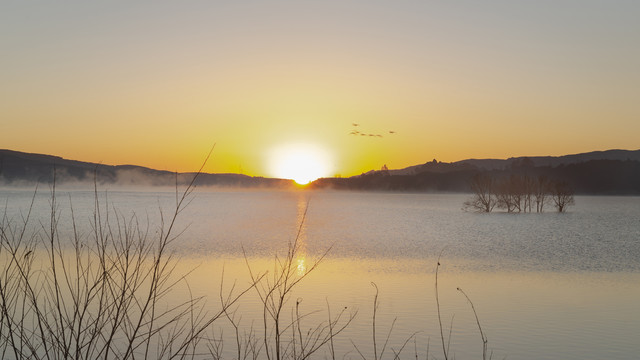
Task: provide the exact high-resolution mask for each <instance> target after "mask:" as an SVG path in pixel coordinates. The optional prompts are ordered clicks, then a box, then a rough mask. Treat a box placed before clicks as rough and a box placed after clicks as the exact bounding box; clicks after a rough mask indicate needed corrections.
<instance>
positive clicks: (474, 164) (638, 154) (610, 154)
mask: <svg viewBox="0 0 640 360" xmlns="http://www.w3.org/2000/svg"><path fill="white" fill-rule="evenodd" d="M591 160H621V161H625V160H632V161H640V150H606V151H592V152H588V153H582V154H573V155H563V156H522V157H512V158H508V159H467V160H461V161H456V162H453V163H434V162H433V161H431V162H428V163H425V164H422V165H415V166H410V167H407V168H404V169H398V170H390V172H389V173H390V174H392V175H410V174H416V173H419V172H422V171H434V172H440V171H451V170H462V169H474V168H475V169H483V170H503V169H508V168H509V167H511V166H512V165H513V164H517V163H521V162H523V161H525V162H529V161H531V164H532V165H534V166H558V165H569V164H577V163H581V162H587V161H591ZM440 164H446V166H444V167H443V166H440V167H438V165H440Z"/></svg>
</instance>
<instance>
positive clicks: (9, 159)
mask: <svg viewBox="0 0 640 360" xmlns="http://www.w3.org/2000/svg"><path fill="white" fill-rule="evenodd" d="M54 167H55V173H56V181H58V182H60V183H68V182H79V181H81V182H93V180H94V177H95V179H96V180H97V181H98V183H100V184H119V185H149V186H173V185H175V182H176V174H175V173H173V172H170V171H162V170H154V169H150V168H146V167H142V166H134V165H118V166H113V165H102V164H95V163H89V162H82V161H75V160H67V159H63V158H61V157H58V156H50V155H41V154H29V153H23V152H18V151H11V150H0V184H9V185H23V184H24V185H28V184H33V183H35V182H40V183H48V182H51V181H52V180H53V173H54V171H53V170H54ZM477 173H489V174H491V175H494V176H498V177H500V176H508V175H510V174H526V175H529V176H538V175H544V176H547V177H548V178H550V179H556V180H564V181H567V182H569V183H570V184H571V185H572V186H573V188H574V189H575V191H576V192H577V193H580V194H621V195H640V150H635V151H629V150H608V151H595V152H590V153H584V154H575V155H566V156H558V157H551V156H544V157H519V158H509V159H506V160H499V159H469V160H462V161H457V162H453V163H443V162H438V161H435V160H434V161H430V162H427V163H425V164H422V165H416V166H411V167H408V168H405V169H399V170H384V171H383V170H379V171H370V172H368V173H366V174H362V175H359V176H354V177H350V178H325V179H318V180H316V181H314V182H313V183H312V184H311V186H310V187H311V188H314V189H341V190H369V191H420V192H423V191H432V192H437V191H446V192H467V191H469V180H470V178H471V177H472V176H473V175H474V174H477ZM193 175H194V174H193V173H181V174H178V175H177V180H178V183H180V184H184V183H186V182H188V181H190V180H191V179H192V178H193ZM197 184H198V185H205V186H208V185H212V186H227V187H233V186H237V187H268V188H291V187H293V186H294V183H293V181H292V180H284V179H270V178H263V177H251V176H246V175H239V174H201V175H200V177H199V178H198V181H197Z"/></svg>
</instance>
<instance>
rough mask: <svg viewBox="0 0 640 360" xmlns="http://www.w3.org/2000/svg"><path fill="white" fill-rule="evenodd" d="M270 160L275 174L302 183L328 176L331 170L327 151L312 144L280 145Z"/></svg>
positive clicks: (272, 153)
mask: <svg viewBox="0 0 640 360" xmlns="http://www.w3.org/2000/svg"><path fill="white" fill-rule="evenodd" d="M269 161H270V168H271V172H272V173H273V175H274V176H276V177H279V178H282V179H292V180H293V181H295V182H297V183H298V184H301V185H304V184H308V183H309V182H311V181H313V180H315V179H318V178H321V177H325V176H328V175H329V171H330V168H329V167H330V161H329V156H328V154H327V152H326V151H324V150H322V149H321V148H319V147H316V146H313V145H310V144H291V145H285V146H281V147H278V148H276V149H274V150H273V151H272V152H271V154H270V160H269Z"/></svg>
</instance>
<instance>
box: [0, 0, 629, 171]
mask: <svg viewBox="0 0 640 360" xmlns="http://www.w3.org/2000/svg"><path fill="white" fill-rule="evenodd" d="M638 19H640V1H589V0H580V1H441V2H431V1H375V0H373V1H372V0H367V1H364V0H363V1H349V0H341V1H301V0H297V1H233V2H231V1H229V2H221V1H181V2H178V1H175V2H164V1H153V2H142V1H140V2H133V1H108V2H93V1H82V2H80V1H78V2H68V1H15V2H11V1H5V2H3V3H2V4H1V5H0V49H2V50H1V56H0V124H1V126H0V148H6V149H11V150H19V151H26V152H36V153H46V154H54V155H59V156H63V157H65V158H70V159H76V160H83V161H92V162H102V163H104V164H136V165H143V166H149V167H153V168H158V169H167V170H174V171H191V170H197V168H198V167H199V165H200V163H201V161H202V160H203V158H204V157H205V156H206V154H207V152H208V151H209V149H210V147H211V146H212V144H214V143H215V144H216V148H215V150H214V154H213V159H212V160H211V161H210V162H209V164H208V166H207V168H206V169H205V170H206V171H209V172H243V173H245V174H249V175H260V176H271V175H273V174H272V169H270V168H269V167H270V165H269V159H268V157H269V154H270V153H272V150H273V149H274V148H277V147H279V146H284V145H286V144H291V143H300V144H312V145H313V146H316V147H319V148H323V149H325V150H326V151H327V152H328V153H329V155H330V159H331V160H330V162H331V169H330V172H331V173H330V174H328V175H334V174H340V175H343V176H349V175H355V174H359V173H361V172H363V171H367V170H370V169H379V168H380V167H381V166H382V165H383V164H387V165H388V167H389V168H402V167H405V166H410V165H416V164H421V163H424V162H426V161H430V160H432V159H433V158H436V159H438V160H440V161H456V160H462V159H465V158H471V157H475V158H487V157H493V158H506V157H510V156H525V155H562V154H569V153H579V152H586V151H593V150H605V149H612V148H619V149H639V148H640V21H639V20H638ZM352 123H358V124H360V126H359V127H358V130H361V131H363V132H366V133H372V134H381V135H383V137H369V136H366V137H364V136H353V135H349V132H351V131H352V130H354V127H353V126H352ZM390 130H393V131H396V134H390V133H389V131H390Z"/></svg>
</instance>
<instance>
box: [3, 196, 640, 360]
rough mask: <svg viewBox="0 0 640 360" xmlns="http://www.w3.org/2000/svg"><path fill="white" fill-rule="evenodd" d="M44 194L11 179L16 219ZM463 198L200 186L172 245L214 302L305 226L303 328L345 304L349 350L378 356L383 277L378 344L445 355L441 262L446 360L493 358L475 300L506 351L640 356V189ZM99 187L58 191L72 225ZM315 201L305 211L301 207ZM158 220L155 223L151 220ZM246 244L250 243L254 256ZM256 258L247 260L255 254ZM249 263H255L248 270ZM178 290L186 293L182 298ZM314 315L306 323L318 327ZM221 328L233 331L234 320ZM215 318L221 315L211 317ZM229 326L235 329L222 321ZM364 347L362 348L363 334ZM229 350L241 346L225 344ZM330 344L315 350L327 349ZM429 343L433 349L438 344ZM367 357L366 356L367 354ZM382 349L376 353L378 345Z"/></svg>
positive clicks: (269, 265)
mask: <svg viewBox="0 0 640 360" xmlns="http://www.w3.org/2000/svg"><path fill="white" fill-rule="evenodd" d="M32 196H33V190H19V189H11V188H4V189H2V190H0V202H1V203H2V204H5V214H6V218H7V219H13V220H16V219H20V217H21V216H22V215H24V214H26V212H27V210H28V208H29V203H30V201H31V198H32ZM467 197H468V195H462V194H406V193H364V192H362V193H361V192H331V191H326V192H311V191H268V190H233V191H231V190H228V191H227V190H198V191H197V192H194V193H193V194H192V196H191V197H190V200H191V202H190V203H189V205H188V206H187V207H186V209H185V210H184V211H183V212H182V213H181V214H180V216H179V218H178V223H177V229H179V230H180V231H182V230H183V233H182V234H180V236H179V237H178V238H177V240H176V241H175V242H174V243H173V244H172V246H173V251H174V252H175V254H176V256H177V259H178V267H177V268H176V271H178V272H180V273H182V272H184V273H186V272H187V271H189V270H191V269H195V270H194V271H193V273H191V274H190V276H189V286H190V288H191V290H192V291H193V292H194V293H195V294H197V295H205V296H207V297H208V299H209V300H208V305H207V306H208V307H209V308H210V309H212V310H211V311H214V310H215V309H216V306H217V303H218V302H217V300H218V292H219V288H220V281H221V275H222V269H223V267H224V269H225V270H224V276H225V284H227V286H228V285H229V284H230V283H231V282H232V281H233V280H236V281H237V284H238V286H246V285H247V284H248V283H249V275H248V274H249V271H248V266H250V267H251V269H252V270H253V271H268V270H271V269H273V266H274V265H273V264H274V256H275V254H279V256H282V255H284V254H286V251H287V246H288V244H289V243H291V242H292V241H294V240H295V239H296V234H297V233H298V231H300V235H299V239H298V241H299V244H300V252H299V253H298V254H297V258H296V260H297V261H298V262H299V268H300V271H302V272H305V271H307V270H308V268H309V267H310V266H311V264H313V262H314V259H318V258H319V257H321V256H322V255H323V254H324V253H325V252H327V250H328V253H327V255H326V257H325V258H324V259H323V261H322V262H321V263H320V264H319V266H318V267H317V268H316V269H314V270H313V271H312V272H310V273H308V276H307V277H306V278H304V279H303V281H301V282H300V284H299V286H298V287H297V288H296V289H295V292H294V294H293V295H292V298H291V300H290V302H289V304H288V305H287V310H286V311H287V316H289V315H290V314H291V309H292V308H293V307H294V306H295V303H296V300H298V301H300V304H301V307H303V308H304V309H305V311H306V312H310V311H316V310H317V311H319V312H318V313H316V314H314V315H312V316H310V317H309V318H305V324H304V325H305V326H308V327H312V326H313V325H314V321H315V322H316V323H317V322H320V321H323V320H324V319H326V309H327V304H329V305H330V307H331V311H332V313H333V314H335V313H337V312H338V311H339V310H340V309H342V308H344V307H347V312H349V313H353V312H356V311H357V315H356V317H355V319H354V321H353V322H352V323H351V324H350V325H349V327H348V328H347V329H346V330H345V331H344V332H343V333H341V334H340V335H339V336H338V337H336V339H335V348H336V354H337V357H339V358H343V357H344V358H347V359H349V358H351V359H359V358H362V356H364V357H366V358H373V345H372V340H371V339H372V319H373V301H374V297H375V288H374V286H372V284H371V283H372V282H373V283H375V284H376V286H377V288H378V290H379V297H378V303H379V308H378V309H377V313H376V316H377V318H376V320H377V325H376V326H377V328H376V329H377V339H378V340H377V342H378V347H379V348H380V349H381V348H382V345H383V344H384V342H385V338H386V337H387V334H388V333H389V330H390V329H391V328H392V324H393V329H392V331H391V335H390V336H389V345H388V347H387V349H386V352H385V353H384V356H383V358H393V351H392V350H391V349H394V350H395V351H398V350H399V349H400V348H401V347H402V346H403V344H404V343H405V341H406V340H407V339H411V340H410V341H409V342H408V343H407V345H406V347H405V348H404V349H403V350H402V353H401V357H402V358H415V353H418V355H419V357H420V358H425V357H427V356H428V357H429V358H430V359H431V358H434V359H442V358H443V355H442V344H441V342H440V341H441V340H440V336H441V335H440V328H439V325H438V324H439V323H438V313H437V304H436V298H435V270H436V265H437V263H438V258H439V257H440V264H441V266H440V267H439V270H438V290H439V296H440V309H441V316H442V320H443V326H444V328H445V329H444V335H445V336H446V337H449V336H450V337H451V339H450V340H449V342H450V343H449V351H450V358H451V357H455V358H456V359H469V358H481V357H482V341H481V337H480V334H479V331H478V326H477V324H476V319H475V317H474V313H473V311H472V308H471V306H470V304H469V302H468V301H467V299H466V298H465V297H464V295H463V294H462V293H461V292H459V291H458V290H457V288H458V287H459V288H461V289H463V290H464V292H465V293H466V294H467V295H468V296H469V298H470V299H471V300H472V302H473V305H474V306H475V310H476V311H477V315H478V319H479V321H480V323H481V326H482V330H483V331H484V333H485V335H486V336H487V339H488V348H489V351H490V352H492V353H493V358H495V359H503V358H507V359H581V360H584V359H603V358H606V359H631V358H637V356H638V354H640V310H639V307H638V306H639V305H638V304H640V198H639V197H609V196H600V197H588V196H577V197H576V205H575V206H573V207H571V208H569V211H568V212H567V213H562V214H558V213H555V212H553V209H552V208H551V207H549V208H547V209H546V212H545V213H541V214H536V213H530V214H524V213H523V214H507V213H500V212H495V213H491V214H478V213H469V212H464V211H462V204H463V202H464V200H465V199H466V198H467ZM99 198H100V201H101V206H104V204H106V203H108V204H110V206H111V207H112V208H113V209H117V211H119V212H120V213H121V214H123V215H124V216H125V217H130V216H131V215H132V214H136V216H137V217H138V218H139V219H140V220H141V222H145V223H146V222H148V223H149V225H150V229H154V228H155V227H157V226H158V225H159V224H160V216H159V213H160V212H161V211H162V212H163V213H164V214H165V216H166V215H167V214H169V213H171V211H172V206H174V205H175V193H173V192H172V191H160V190H153V189H151V190H150V189H138V190H122V189H113V190H109V191H107V192H105V191H103V190H101V191H100V192H99ZM50 199H51V195H50V193H49V192H48V190H42V189H41V190H40V191H39V192H38V194H37V195H36V197H35V202H34V208H33V215H32V216H33V218H32V221H31V223H32V224H33V226H40V224H46V223H47V221H48V216H49V213H50ZM93 201H94V193H93V192H92V191H91V190H82V189H64V188H63V189H59V190H58V192H57V202H58V207H57V209H58V211H59V214H60V224H61V229H60V230H61V233H62V235H63V238H64V235H65V234H67V235H68V234H71V232H72V228H71V221H70V219H71V212H70V211H69V209H70V208H71V207H73V210H74V214H75V219H76V222H77V224H78V230H79V231H80V232H81V233H83V234H88V233H90V226H89V222H90V220H91V218H92V216H93V215H92V214H93V209H94V202H93ZM305 211H306V215H305ZM152 232H153V230H152ZM243 249H244V253H243ZM245 254H246V260H245ZM247 263H248V264H249V265H248V266H247ZM178 295H179V294H176V296H178ZM239 306H240V307H239V308H238V314H239V315H241V316H242V319H241V321H240V325H241V326H242V327H245V328H249V327H250V326H251V324H252V322H253V326H254V328H255V329H257V330H258V331H259V330H260V329H261V325H260V324H261V323H260V322H261V319H262V307H261V306H260V302H259V299H258V298H257V296H256V295H255V293H254V292H251V293H250V294H248V295H247V296H246V297H245V298H243V299H242V301H241V302H240V303H239ZM307 324H308V325H307ZM215 326H218V327H217V328H216V331H217V333H222V334H224V335H222V336H228V335H229V333H230V330H229V325H228V324H227V325H225V324H220V325H217V324H215ZM215 326H214V327H215ZM225 329H226V330H225ZM354 344H355V345H354ZM224 351H225V354H226V355H227V357H229V358H231V357H233V354H234V353H233V348H232V346H231V344H229V345H228V348H225V350H224ZM327 351H328V350H326V349H324V350H322V351H321V352H319V353H317V354H316V356H315V358H325V356H328V355H327ZM427 352H428V353H427ZM360 353H361V354H362V356H361V355H360ZM378 355H380V350H378Z"/></svg>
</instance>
